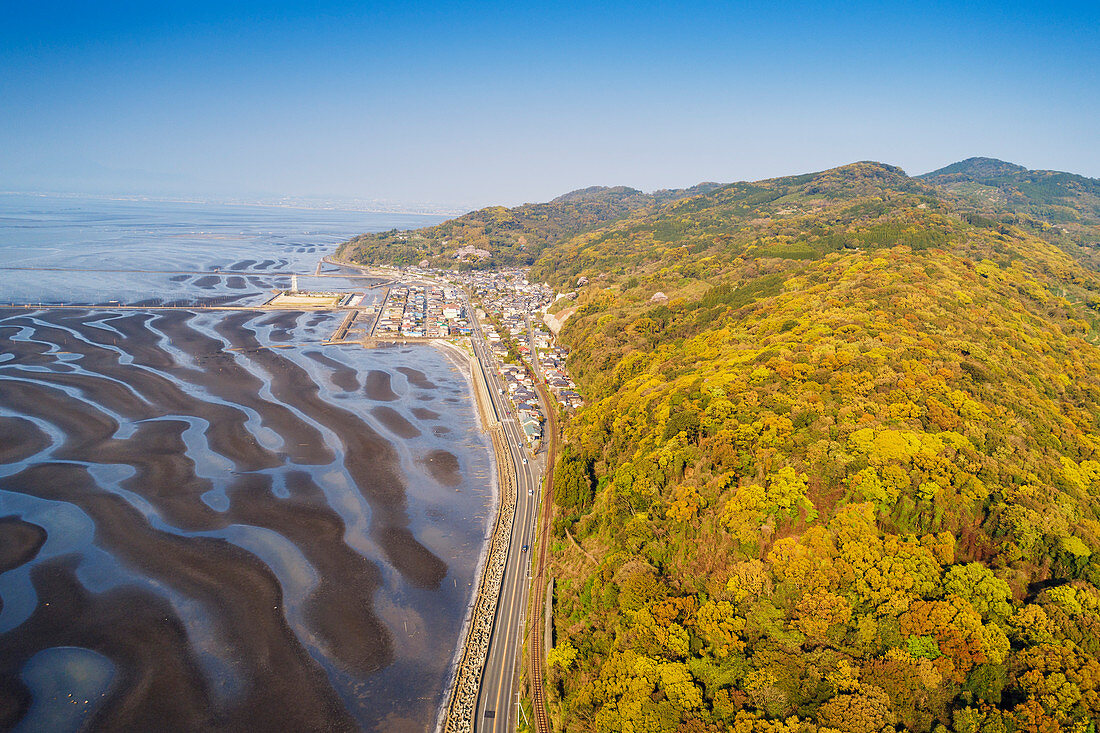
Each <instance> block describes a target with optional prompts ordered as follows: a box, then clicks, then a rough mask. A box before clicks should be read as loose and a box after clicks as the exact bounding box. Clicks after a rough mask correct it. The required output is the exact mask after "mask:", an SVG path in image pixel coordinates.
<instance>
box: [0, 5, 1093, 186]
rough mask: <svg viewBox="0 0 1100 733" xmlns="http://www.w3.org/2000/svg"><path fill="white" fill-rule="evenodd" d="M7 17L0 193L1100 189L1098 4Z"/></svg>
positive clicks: (103, 12) (171, 8)
mask: <svg viewBox="0 0 1100 733" xmlns="http://www.w3.org/2000/svg"><path fill="white" fill-rule="evenodd" d="M318 7H320V8H321V9H320V10H318ZM0 8H3V11H2V14H0V189H8V190H12V189H17V190H28V189H35V190H55V191H97V192H98V191H112V192H125V193H152V194H160V195H163V194H198V195H206V196H215V197H217V196H223V197H229V196H280V195H291V196H321V197H357V198H384V199H391V200H395V201H403V202H414V201H416V202H435V203H440V204H445V205H469V206H475V205H485V204H489V203H505V204H515V203H520V202H523V201H541V200H546V199H548V198H551V197H553V196H555V195H557V194H559V193H562V192H564V191H567V190H571V189H574V188H579V187H583V186H588V185H596V184H602V185H619V184H625V185H631V186H635V187H637V188H642V189H645V190H652V189H654V188H667V187H680V186H687V185H692V184H694V183H697V182H699V181H704V180H717V181H732V180H752V179H758V178H764V177H770V176H776V175H784V174H789V173H799V172H805V171H810V170H820V169H823V168H827V167H831V166H834V165H838V164H843V163H847V162H851V161H855V160H863V159H873V160H882V161H885V162H890V163H894V164H897V165H900V166H902V167H903V168H905V169H906V170H907V171H908V172H910V173H913V174H915V173H923V172H926V171H928V170H932V169H934V168H937V167H940V166H942V165H946V164H947V163H950V162H953V161H956V160H959V159H961V158H965V157H969V156H971V155H988V156H993V157H999V158H1004V159H1006V160H1011V161H1013V162H1018V163H1021V164H1023V165H1026V166H1029V167H1032V168H1054V169H1059V170H1069V171H1073V172H1076V173H1082V174H1085V175H1089V176H1094V177H1100V142H1098V140H1100V134H1098V132H1097V131H1098V130H1100V3H1095V2H1092V3H1060V4H1057V5H1053V4H1050V5H1048V4H1047V3H1013V2H951V3H937V2H893V3H891V2H867V3H862V2H850V3H839V2H838V3H834V2H828V1H827V0H821V1H819V2H806V3H785V2H774V3H772V2H760V3H737V2H715V3H706V2H698V3H676V2H644V1H643V2H614V1H611V2H604V3H600V4H592V5H584V4H581V3H543V4H541V5H534V4H531V5H528V4H517V3H463V2H452V3H369V2H366V3H362V2H361V3H343V4H341V3H323V2H320V3H316V4H305V3H301V4H299V3H285V2H278V0H273V1H272V2H268V3H255V2H219V3H205V2H189V3H173V2H163V3H145V2H130V3H120V2H111V1H110V0H106V1H104V2H100V3H95V4H93V3H80V4H68V3H54V2H50V0H40V2H37V3H20V4H18V5H16V4H14V3H11V2H5V3H4V4H3V5H2V6H0Z"/></svg>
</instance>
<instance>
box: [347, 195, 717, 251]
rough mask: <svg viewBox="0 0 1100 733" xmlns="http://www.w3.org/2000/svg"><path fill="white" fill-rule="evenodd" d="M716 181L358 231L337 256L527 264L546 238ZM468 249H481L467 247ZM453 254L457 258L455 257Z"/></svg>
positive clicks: (494, 208)
mask: <svg viewBox="0 0 1100 733" xmlns="http://www.w3.org/2000/svg"><path fill="white" fill-rule="evenodd" d="M717 185H718V184H711V183H701V184H699V185H698V186H694V187H692V188H689V189H676V190H665V191H657V192H654V193H652V194H647V193H642V192H641V191H638V190H635V189H633V188H627V187H625V186H618V187H615V188H605V187H600V186H595V187H592V188H585V189H581V190H578V191H573V192H571V193H567V194H565V195H563V196H559V197H558V198H556V199H554V200H553V201H549V202H547V203H544V204H524V205H522V206H517V207H515V208H512V209H508V208H505V207H503V206H490V207H487V208H484V209H479V210H477V211H473V212H470V213H469V214H465V215H463V216H460V217H458V218H457V219H451V220H450V221H446V222H444V223H442V224H439V225H438V226H434V227H426V228H423V229H415V230H391V231H388V232H377V233H368V234H362V235H360V236H358V237H356V238H354V239H352V240H350V241H348V242H345V243H344V244H342V245H341V246H340V249H339V250H338V251H337V257H341V258H343V259H347V260H350V261H352V262H360V263H369V264H390V265H405V266H407V265H415V264H418V263H419V262H421V261H422V260H428V262H429V263H430V264H431V265H432V266H433V267H442V268H451V267H461V266H465V267H505V266H519V267H522V266H526V265H530V264H531V263H533V262H534V261H535V259H536V258H537V257H538V255H539V253H540V252H541V251H542V248H543V247H544V246H545V245H546V244H547V243H548V242H556V241H560V240H562V239H565V238H567V237H569V236H571V235H573V234H576V233H578V232H581V231H584V230H586V229H589V228H592V227H595V226H599V225H601V224H604V223H606V222H610V221H615V220H617V219H621V218H623V217H625V216H627V215H629V214H631V213H633V212H636V211H640V210H651V209H653V208H655V207H656V206H659V205H660V204H662V203H665V202H666V201H672V200H676V199H678V198H683V197H685V196H691V195H695V194H698V193H705V192H706V191H709V190H712V189H714V188H715V187H717ZM470 250H481V251H480V252H477V251H470ZM456 255H457V256H456Z"/></svg>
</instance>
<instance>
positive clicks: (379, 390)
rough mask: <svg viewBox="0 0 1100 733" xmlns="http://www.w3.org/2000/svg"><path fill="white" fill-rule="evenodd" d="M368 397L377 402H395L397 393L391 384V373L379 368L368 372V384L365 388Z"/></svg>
mask: <svg viewBox="0 0 1100 733" xmlns="http://www.w3.org/2000/svg"><path fill="white" fill-rule="evenodd" d="M364 389H365V390H366V393H367V397H369V398H370V399H372V400H375V401H377V402H393V401H394V400H396V399H397V393H395V392H394V391H393V387H391V386H390V373H389V372H383V371H380V370H378V369H372V370H370V371H369V372H367V384H366V387H365V388H364Z"/></svg>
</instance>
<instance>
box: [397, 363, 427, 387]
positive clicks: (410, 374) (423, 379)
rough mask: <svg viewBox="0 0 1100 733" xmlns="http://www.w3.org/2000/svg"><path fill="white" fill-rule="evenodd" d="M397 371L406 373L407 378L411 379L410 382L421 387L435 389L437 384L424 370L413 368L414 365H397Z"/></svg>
mask: <svg viewBox="0 0 1100 733" xmlns="http://www.w3.org/2000/svg"><path fill="white" fill-rule="evenodd" d="M397 371H399V372H401V373H402V374H404V375H405V378H406V379H408V380H409V384H411V385H413V386H414V387H419V388H420V389H435V388H436V385H435V383H434V382H432V381H431V380H430V379H428V377H427V376H425V375H424V372H422V371H420V370H419V369H413V368H412V367H397Z"/></svg>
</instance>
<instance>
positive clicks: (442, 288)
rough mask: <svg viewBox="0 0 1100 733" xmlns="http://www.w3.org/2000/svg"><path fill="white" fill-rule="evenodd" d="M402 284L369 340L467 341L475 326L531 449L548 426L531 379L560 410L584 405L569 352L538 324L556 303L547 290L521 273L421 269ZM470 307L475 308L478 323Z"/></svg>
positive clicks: (390, 293)
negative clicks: (426, 281) (442, 281)
mask: <svg viewBox="0 0 1100 733" xmlns="http://www.w3.org/2000/svg"><path fill="white" fill-rule="evenodd" d="M415 278H425V279H427V278H432V279H440V278H445V280H446V284H445V285H428V284H423V283H418V284H413V283H412V282H411V280H413V279H415ZM400 280H401V283H400V284H397V285H395V286H393V287H391V288H390V289H389V291H388V293H387V295H386V297H385V300H384V302H383V304H382V306H381V307H380V309H379V311H378V316H377V319H376V322H375V324H374V327H373V336H375V337H377V338H385V337H387V336H389V337H398V336H400V337H404V338H429V339H433V338H438V339H446V338H462V337H468V336H470V335H471V332H472V330H473V328H475V326H474V322H476V323H477V324H480V328H481V329H482V332H483V334H484V336H485V339H486V341H488V343H489V346H490V349H491V351H492V353H493V355H494V357H495V364H496V368H497V370H498V373H499V374H500V376H501V378H502V380H503V382H504V384H505V385H506V387H505V388H504V389H505V390H506V396H507V397H508V399H509V401H510V403H511V409H512V410H513V411H514V413H515V416H516V419H517V420H518V422H519V423H520V425H521V426H522V429H523V433H524V436H525V437H526V438H527V441H528V443H529V444H530V445H531V446H532V447H533V448H537V447H538V445H539V442H540V441H541V440H542V437H543V425H544V423H545V420H546V416H545V415H544V414H543V409H542V406H541V405H540V403H539V398H538V393H537V392H536V390H535V380H545V382H546V385H547V387H548V388H549V391H550V393H551V394H552V395H554V397H555V399H556V400H557V401H558V402H559V403H560V404H561V405H562V406H564V407H565V408H568V409H576V408H578V407H580V406H581V405H582V404H583V400H582V398H581V396H580V395H579V394H578V393H577V391H576V385H575V384H574V382H573V380H572V379H571V378H570V377H569V375H568V373H567V371H566V359H567V357H568V352H567V351H566V350H565V349H564V348H562V347H561V346H560V345H559V344H558V343H557V342H556V339H555V338H554V336H553V334H552V333H551V331H550V329H549V327H548V326H547V325H546V323H544V321H543V318H542V316H543V315H544V314H545V312H546V309H547V308H548V307H549V306H550V305H551V304H552V303H553V302H554V300H555V299H556V296H555V293H554V291H553V290H552V289H551V288H550V287H548V286H547V285H544V284H541V283H532V282H529V281H528V280H527V277H526V271H524V270H521V269H511V270H495V271H471V272H446V273H442V272H437V271H431V270H427V269H424V268H419V267H418V268H410V269H409V270H408V271H407V272H405V271H403V272H402V273H401V276H400ZM406 281H408V282H406ZM467 297H469V300H467ZM470 307H473V308H475V309H476V311H475V313H474V316H475V319H471V317H470V315H471V314H470V313H469V311H468V309H469V308H470Z"/></svg>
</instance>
